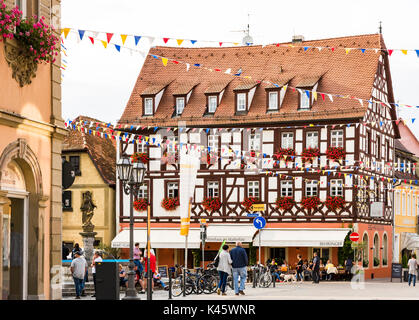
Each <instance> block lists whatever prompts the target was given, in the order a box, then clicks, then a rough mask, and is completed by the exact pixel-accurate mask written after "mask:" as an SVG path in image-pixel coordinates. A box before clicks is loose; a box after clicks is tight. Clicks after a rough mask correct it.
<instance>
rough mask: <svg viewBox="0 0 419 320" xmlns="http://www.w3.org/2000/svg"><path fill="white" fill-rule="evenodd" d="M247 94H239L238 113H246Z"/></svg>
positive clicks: (237, 96) (237, 98)
mask: <svg viewBox="0 0 419 320" xmlns="http://www.w3.org/2000/svg"><path fill="white" fill-rule="evenodd" d="M246 96H247V94H246V93H237V95H236V100H237V111H246V109H247V108H246Z"/></svg>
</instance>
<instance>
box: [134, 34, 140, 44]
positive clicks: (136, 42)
mask: <svg viewBox="0 0 419 320" xmlns="http://www.w3.org/2000/svg"><path fill="white" fill-rule="evenodd" d="M140 39H141V36H134V40H135V45H137V44H138V41H140Z"/></svg>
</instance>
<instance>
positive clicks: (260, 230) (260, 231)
mask: <svg viewBox="0 0 419 320" xmlns="http://www.w3.org/2000/svg"><path fill="white" fill-rule="evenodd" d="M261 233H262V229H259V264H261V261H260V243H261V240H260V234H261Z"/></svg>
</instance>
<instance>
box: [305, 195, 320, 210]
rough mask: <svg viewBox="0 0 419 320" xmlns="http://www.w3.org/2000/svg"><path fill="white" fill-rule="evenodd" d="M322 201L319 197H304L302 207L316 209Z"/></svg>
mask: <svg viewBox="0 0 419 320" xmlns="http://www.w3.org/2000/svg"><path fill="white" fill-rule="evenodd" d="M319 204H320V199H319V198H318V197H303V199H302V200H301V206H302V207H303V208H304V209H306V210H310V209H315V208H317V207H318V206H319Z"/></svg>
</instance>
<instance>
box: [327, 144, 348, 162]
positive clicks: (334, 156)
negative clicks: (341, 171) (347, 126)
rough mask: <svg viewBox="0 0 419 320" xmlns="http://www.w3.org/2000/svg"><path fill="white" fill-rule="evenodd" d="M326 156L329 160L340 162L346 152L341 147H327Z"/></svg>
mask: <svg viewBox="0 0 419 320" xmlns="http://www.w3.org/2000/svg"><path fill="white" fill-rule="evenodd" d="M326 156H327V159H329V160H340V159H343V158H345V156H346V152H345V150H344V149H343V148H342V147H328V148H327V150H326Z"/></svg>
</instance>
